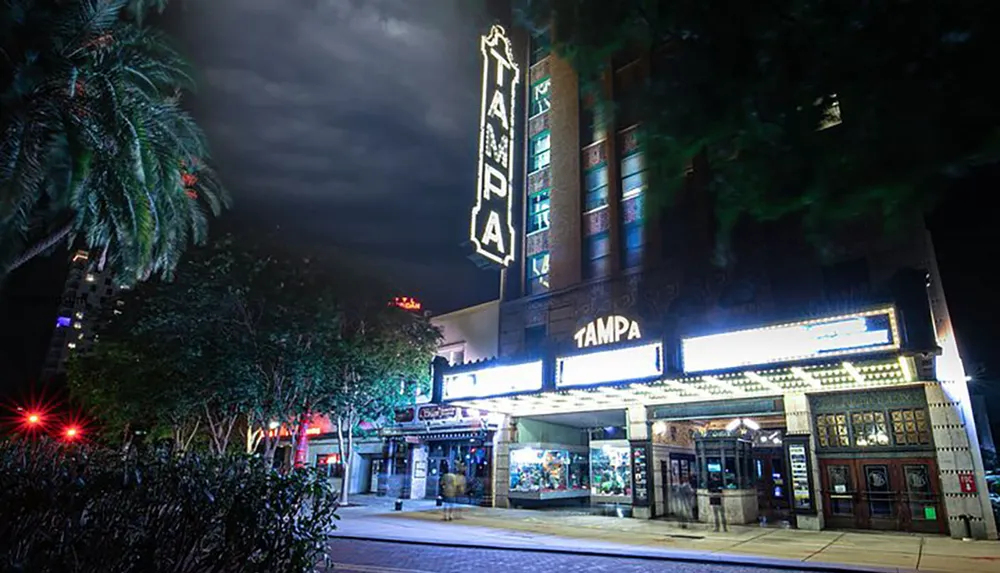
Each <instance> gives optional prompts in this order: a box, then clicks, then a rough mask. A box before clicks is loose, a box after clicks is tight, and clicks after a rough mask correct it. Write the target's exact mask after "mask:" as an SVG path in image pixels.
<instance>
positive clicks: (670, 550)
mask: <svg viewBox="0 0 1000 573" xmlns="http://www.w3.org/2000/svg"><path fill="white" fill-rule="evenodd" d="M393 501H394V500H389V501H388V502H386V501H385V498H374V497H367V496H366V497H363V498H360V497H359V498H353V499H352V502H354V503H359V504H360V506H358V507H349V508H343V509H341V510H340V512H339V513H340V514H341V516H342V519H341V520H340V521H339V522H338V525H337V530H336V531H335V532H333V534H332V535H333V536H337V537H345V538H359V539H361V538H363V539H377V540H386V541H398V542H407V543H422V544H435V545H453V546H470V547H488V548H502V549H517V550H529V551H554V552H568V553H586V554H597V555H613V556H620V557H639V558H659V559H676V560H685V561H701V562H709V563H733V564H754V565H766V566H770V567H779V568H787V569H790V570H794V571H809V570H812V571H823V570H825V571H835V570H853V571H882V572H885V571H895V572H903V571H922V572H923V571H926V572H931V571H934V572H942V573H971V572H977V573H978V572H984V573H1000V542H996V541H975V542H963V541H959V540H954V539H949V538H946V537H940V536H930V535H911V534H900V533H874V532H873V533H853V532H851V533H846V532H839V531H818V532H814V531H802V530H796V529H764V528H761V527H749V526H732V527H730V530H729V532H727V533H715V532H713V531H712V530H711V529H710V528H708V527H706V526H705V525H704V524H694V525H693V526H692V527H689V528H686V529H685V528H681V527H680V526H679V525H678V524H676V523H669V522H662V521H655V520H654V521H648V520H639V519H616V518H613V517H600V516H592V515H580V514H571V513H562V512H540V511H523V510H505V509H491V508H478V507H475V508H472V507H470V508H464V509H463V517H462V519H460V520H456V521H450V522H445V521H443V520H442V519H441V516H440V513H439V512H438V511H436V508H435V507H434V502H433V501H428V500H419V501H418V500H406V501H405V502H404V511H403V512H395V511H392V502H393Z"/></svg>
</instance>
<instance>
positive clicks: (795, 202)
mask: <svg viewBox="0 0 1000 573" xmlns="http://www.w3.org/2000/svg"><path fill="white" fill-rule="evenodd" d="M520 14H521V16H522V17H523V18H524V20H525V21H526V22H528V23H530V24H531V25H533V26H534V28H535V30H536V31H541V30H542V29H543V28H547V27H548V26H549V25H550V24H551V30H553V31H554V33H555V36H554V39H553V48H554V50H555V51H556V52H557V53H559V54H560V55H561V56H563V57H565V58H566V59H567V60H568V61H569V62H570V63H571V64H572V65H573V66H574V67H575V68H576V70H577V71H578V72H579V74H580V77H581V83H582V84H583V86H584V88H585V91H586V92H587V93H588V95H589V96H595V97H596V99H597V100H598V104H597V105H598V108H600V109H603V110H605V111H607V112H608V113H607V115H606V116H605V117H607V118H609V119H610V118H614V119H615V120H616V121H617V123H618V125H617V128H619V129H620V128H623V127H628V126H629V125H630V122H631V121H633V120H632V119H631V118H638V119H640V120H641V122H642V131H641V136H642V144H643V145H644V147H645V150H646V155H647V162H648V166H649V169H650V177H649V179H650V186H651V187H650V189H651V191H652V197H653V198H659V199H661V204H663V203H666V204H669V203H670V202H671V201H672V200H673V199H674V198H675V197H676V196H677V194H678V193H679V192H681V191H682V190H683V189H684V187H685V181H687V178H688V176H689V175H688V174H689V168H691V167H692V166H693V167H694V169H695V170H696V171H701V172H703V173H704V174H705V177H701V178H699V180H700V181H701V180H703V181H704V182H705V184H706V186H707V190H708V191H710V192H711V193H712V195H713V197H714V201H715V211H716V215H717V219H718V221H719V232H720V236H719V238H720V239H721V242H722V243H724V242H725V241H726V240H728V238H729V234H730V232H731V231H732V230H733V228H734V227H735V226H736V224H737V223H738V221H740V220H741V219H742V218H745V217H746V218H750V219H753V220H757V221H770V220H775V219H778V218H782V217H787V216H795V217H800V218H802V219H803V220H804V222H805V223H806V229H807V230H808V232H810V233H812V234H814V235H816V236H818V235H823V234H826V233H827V232H828V231H829V230H831V229H835V228H837V227H838V226H839V225H840V224H841V223H843V222H845V221H847V220H851V219H862V220H864V219H874V220H881V221H883V222H884V223H885V224H886V225H887V226H888V227H889V230H891V229H892V227H893V226H894V225H896V224H897V223H902V222H904V220H905V219H906V218H908V217H910V216H911V215H912V214H913V212H914V211H916V210H919V209H924V208H927V207H929V206H930V205H932V204H933V203H934V202H935V200H936V199H937V198H938V197H939V196H940V193H941V192H942V190H943V189H945V188H946V186H948V185H949V184H952V183H953V180H954V179H955V178H960V177H962V176H964V175H965V174H966V173H968V172H969V170H972V169H975V168H976V167H977V166H981V165H984V164H989V163H992V164H995V163H996V162H997V161H998V159H1000V108H998V107H997V106H996V101H997V100H998V98H1000V85H998V84H997V83H996V82H994V81H993V80H992V78H991V77H990V74H988V73H983V70H987V69H991V68H992V67H993V66H994V64H993V59H994V56H993V54H996V53H998V52H1000V50H998V48H1000V45H998V43H1000V37H998V36H997V35H996V34H995V33H993V30H992V26H993V25H992V22H995V21H996V20H997V17H998V16H1000V5H998V4H997V3H996V2H989V1H974V2H966V3H962V4H960V5H956V4H953V3H947V2H903V1H897V2H888V3H886V2H876V3H872V2H861V1H848V2H844V1H840V0H837V1H834V0H781V1H775V2H767V3H765V4H760V3H727V4H726V5H725V6H724V7H720V6H718V5H717V4H714V3H708V2H698V1H694V0H681V1H672V2H661V1H659V0H621V1H618V2H610V3H609V2H605V1H603V0H523V1H522V2H520ZM623 54H632V55H633V56H635V55H638V54H648V55H649V57H648V60H647V63H648V65H649V68H650V74H649V79H648V80H647V81H641V82H639V83H637V84H636V85H635V88H634V90H632V89H630V90H628V92H629V93H618V94H615V95H614V96H613V98H614V99H613V100H612V99H611V97H608V96H610V95H611V94H608V93H607V92H606V91H604V89H603V85H604V84H603V83H602V82H601V80H602V79H603V78H610V77H611V76H614V75H615V73H616V71H615V70H616V68H617V69H622V68H621V66H622V65H623V64H624V63H625V62H626V61H627V60H628V59H629V58H628V57H624V58H623V57H622V55H623ZM615 56H617V57H615ZM616 64H617V65H616ZM644 65H646V64H645V63H640V64H639V67H642V66H644ZM609 83H611V84H614V83H615V82H613V81H612V82H609ZM835 104H836V106H835ZM838 113H839V114H841V117H842V119H843V121H842V123H840V124H839V125H834V126H832V127H827V128H825V129H818V128H819V127H821V126H824V125H829V124H830V123H833V121H832V120H833V119H835V118H834V117H832V116H834V115H836V114H838ZM626 118H629V119H627V120H626Z"/></svg>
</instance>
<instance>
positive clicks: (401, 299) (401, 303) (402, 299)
mask: <svg viewBox="0 0 1000 573" xmlns="http://www.w3.org/2000/svg"><path fill="white" fill-rule="evenodd" d="M391 305H392V306H397V307H399V308H401V309H403V310H420V309H422V308H423V307H424V305H423V304H421V302H420V301H419V300H417V299H415V298H413V297H409V296H397V297H396V298H394V299H393V300H392V303H391Z"/></svg>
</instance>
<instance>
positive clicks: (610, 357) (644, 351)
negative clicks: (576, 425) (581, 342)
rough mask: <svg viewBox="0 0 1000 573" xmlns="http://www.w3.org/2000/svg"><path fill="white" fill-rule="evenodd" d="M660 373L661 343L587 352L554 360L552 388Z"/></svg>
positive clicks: (652, 376)
mask: <svg viewBox="0 0 1000 573" xmlns="http://www.w3.org/2000/svg"><path fill="white" fill-rule="evenodd" d="M662 375H663V344H662V343H660V342H656V343H654V344H646V345H643V346H633V347H630V348H618V349H615V350H603V351H600V352H590V353H588V354H581V355H579V356H567V357H564V358H557V359H556V387H557V388H565V387H568V386H591V385H593V384H606V383H610V382H624V381H628V380H641V379H643V378H654V377H656V376H662Z"/></svg>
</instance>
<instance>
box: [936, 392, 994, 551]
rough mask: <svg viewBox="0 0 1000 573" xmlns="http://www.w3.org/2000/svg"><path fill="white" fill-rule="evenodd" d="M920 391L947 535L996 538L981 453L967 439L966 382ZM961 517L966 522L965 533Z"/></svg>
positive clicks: (969, 417) (959, 537) (968, 418)
mask: <svg viewBox="0 0 1000 573" xmlns="http://www.w3.org/2000/svg"><path fill="white" fill-rule="evenodd" d="M924 392H925V393H926V395H927V411H928V415H929V416H930V422H931V433H932V435H933V436H934V449H935V450H936V453H937V463H938V474H939V475H940V476H941V493H942V502H943V505H944V510H945V513H946V514H947V516H948V532H949V533H950V534H951V537H953V538H956V539H961V538H964V537H966V536H967V535H968V536H970V537H972V538H973V539H996V538H997V528H996V523H995V521H994V520H993V513H992V506H991V504H990V501H989V493H988V491H987V490H986V487H987V486H986V480H985V478H984V477H983V476H984V470H983V467H982V461H981V454H980V452H979V451H978V449H975V450H974V449H973V447H972V446H973V444H972V443H970V440H969V427H968V426H969V422H970V419H971V416H967V415H966V412H965V411H964V410H965V409H964V408H963V402H966V403H971V401H970V400H969V390H968V387H967V385H966V382H965V381H964V380H963V381H956V382H927V383H925V384H924ZM973 430H974V429H973ZM977 462H978V463H977ZM963 517H965V518H967V519H968V523H969V525H968V529H969V530H967V529H966V520H965V519H963Z"/></svg>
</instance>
